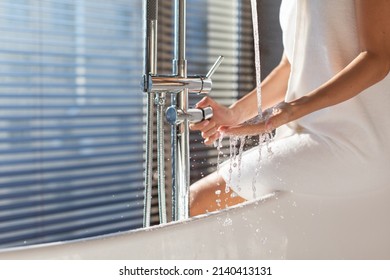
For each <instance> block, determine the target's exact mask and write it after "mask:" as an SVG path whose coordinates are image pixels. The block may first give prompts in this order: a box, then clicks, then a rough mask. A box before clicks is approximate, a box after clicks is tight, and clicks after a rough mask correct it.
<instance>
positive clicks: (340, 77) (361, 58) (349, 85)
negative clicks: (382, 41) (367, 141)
mask: <svg viewBox="0 0 390 280" xmlns="http://www.w3.org/2000/svg"><path fill="white" fill-rule="evenodd" d="M389 69H390V62H389V59H388V57H386V56H381V55H378V54H374V53H370V52H367V51H363V52H361V53H360V54H359V55H358V56H357V57H356V58H355V59H354V60H353V61H352V62H351V63H350V64H349V65H348V66H347V67H345V68H344V69H343V70H342V71H340V72H339V73H338V74H337V75H336V76H334V77H333V78H332V79H331V80H329V81H328V82H326V83H325V84H323V85H322V86H320V87H319V88H317V89H316V90H314V91H312V92H310V93H309V94H308V95H306V96H304V97H302V98H299V99H297V100H295V101H293V102H291V104H292V107H293V108H294V109H293V110H292V116H291V117H292V119H291V120H293V119H298V118H300V117H302V116H304V115H307V114H310V113H312V112H314V111H317V110H320V109H323V108H326V107H329V106H332V105H336V104H338V103H341V102H344V101H346V100H348V99H350V98H352V97H354V96H356V95H358V94H359V93H360V92H362V91H363V90H365V89H367V88H369V87H370V86H372V85H374V84H375V83H377V82H379V81H380V80H382V79H383V78H385V77H386V76H387V75H388V73H389Z"/></svg>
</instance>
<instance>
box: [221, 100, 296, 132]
mask: <svg viewBox="0 0 390 280" xmlns="http://www.w3.org/2000/svg"><path fill="white" fill-rule="evenodd" d="M292 109H293V106H292V104H290V103H286V102H280V103H279V104H277V105H276V106H274V107H272V108H269V109H267V110H265V111H264V112H263V118H262V120H261V121H260V122H258V123H256V124H247V123H244V124H240V125H237V126H221V127H220V128H219V129H218V131H219V132H220V133H222V134H223V135H228V136H251V135H259V134H262V133H266V132H267V133H268V132H271V131H272V130H274V129H275V128H278V127H279V126H281V125H283V124H286V123H288V122H290V121H292V120H293V119H295V118H294V117H293V114H292V112H293V110H292Z"/></svg>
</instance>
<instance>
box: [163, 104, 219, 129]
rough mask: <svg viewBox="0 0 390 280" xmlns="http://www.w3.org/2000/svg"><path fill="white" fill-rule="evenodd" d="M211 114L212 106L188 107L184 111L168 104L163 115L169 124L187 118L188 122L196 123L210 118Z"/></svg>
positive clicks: (177, 122)
mask: <svg viewBox="0 0 390 280" xmlns="http://www.w3.org/2000/svg"><path fill="white" fill-rule="evenodd" d="M212 116H213V108H211V107H206V108H193V109H188V111H187V112H186V113H185V112H183V111H182V110H180V109H178V108H176V106H169V107H168V108H167V110H166V112H165V117H166V119H167V121H168V123H170V124H171V125H174V124H176V125H177V124H180V123H182V122H183V120H185V119H187V120H188V121H189V122H190V123H198V122H201V121H204V120H208V119H211V118H212Z"/></svg>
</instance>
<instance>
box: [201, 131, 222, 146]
mask: <svg viewBox="0 0 390 280" xmlns="http://www.w3.org/2000/svg"><path fill="white" fill-rule="evenodd" d="M220 135H221V134H220V133H219V132H218V131H217V132H216V133H214V134H213V135H210V136H209V137H208V138H206V139H205V140H204V143H205V145H212V144H213V143H214V142H215V141H217V139H218V138H219V136H220Z"/></svg>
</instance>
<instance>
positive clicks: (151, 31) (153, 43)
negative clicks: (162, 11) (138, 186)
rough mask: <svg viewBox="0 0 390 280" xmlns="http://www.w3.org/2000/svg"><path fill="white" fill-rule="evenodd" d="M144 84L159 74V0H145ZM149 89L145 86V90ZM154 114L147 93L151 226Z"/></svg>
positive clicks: (147, 190) (146, 218)
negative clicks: (151, 76)
mask: <svg viewBox="0 0 390 280" xmlns="http://www.w3.org/2000/svg"><path fill="white" fill-rule="evenodd" d="M143 10H144V19H145V21H144V25H145V26H144V28H145V30H146V33H145V43H144V44H145V47H144V50H145V53H144V63H145V64H144V85H147V84H148V83H149V82H148V81H147V79H149V77H150V75H155V74H157V28H158V0H146V1H144V7H143ZM145 90H147V89H145V88H144V91H145ZM153 116H154V94H153V93H152V92H148V93H147V111H146V153H145V193H144V221H143V225H144V227H149V226H150V217H151V205H152V185H153Z"/></svg>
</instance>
